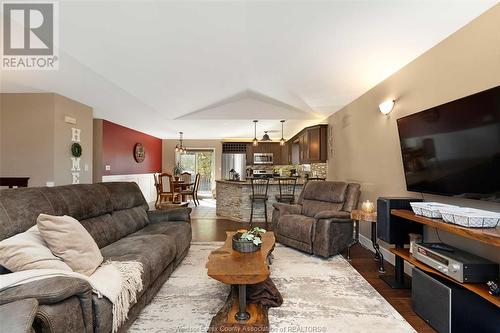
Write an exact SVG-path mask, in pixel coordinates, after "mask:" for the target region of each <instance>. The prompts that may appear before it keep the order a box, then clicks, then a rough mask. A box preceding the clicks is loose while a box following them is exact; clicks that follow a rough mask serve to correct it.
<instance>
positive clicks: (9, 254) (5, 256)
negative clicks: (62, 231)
mask: <svg viewBox="0 0 500 333" xmlns="http://www.w3.org/2000/svg"><path fill="white" fill-rule="evenodd" d="M0 265H1V266H3V267H5V268H7V269H8V270H10V271H11V272H19V271H25V270H28V269H60V270H64V271H71V268H70V267H69V266H68V265H66V264H65V263H64V262H63V261H62V260H61V258H58V257H56V256H55V255H54V254H53V253H52V252H51V251H50V249H49V248H48V247H47V243H46V242H45V241H44V240H43V238H42V235H41V234H40V231H39V230H38V227H37V226H36V225H35V226H33V227H31V228H30V229H28V230H27V231H25V232H22V233H20V234H17V235H15V236H12V237H9V238H7V239H4V240H3V241H1V242H0Z"/></svg>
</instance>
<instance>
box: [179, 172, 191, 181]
mask: <svg viewBox="0 0 500 333" xmlns="http://www.w3.org/2000/svg"><path fill="white" fill-rule="evenodd" d="M191 178H192V175H191V174H190V173H189V172H183V173H181V177H180V178H179V179H180V180H182V182H183V183H186V184H188V183H191Z"/></svg>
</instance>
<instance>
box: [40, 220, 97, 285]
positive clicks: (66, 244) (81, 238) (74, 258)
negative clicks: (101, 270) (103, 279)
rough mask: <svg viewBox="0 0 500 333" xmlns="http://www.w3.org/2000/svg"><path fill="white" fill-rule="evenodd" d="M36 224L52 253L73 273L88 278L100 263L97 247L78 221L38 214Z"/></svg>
mask: <svg viewBox="0 0 500 333" xmlns="http://www.w3.org/2000/svg"><path fill="white" fill-rule="evenodd" d="M36 224H37V226H38V229H39V230H40V233H41V234H42V237H43V239H44V240H45V241H46V242H47V245H48V246H49V249H50V250H51V251H52V253H54V254H55V255H56V256H58V257H59V258H61V259H62V260H63V261H64V262H65V263H66V264H68V266H69V267H71V268H72V269H73V270H74V271H75V272H78V273H81V274H84V275H87V276H90V275H91V274H92V273H94V271H95V270H96V269H97V267H99V265H100V264H101V263H102V260H103V258H102V255H101V251H100V250H99V247H97V244H96V242H95V241H94V239H93V238H92V236H90V234H89V233H88V232H87V230H86V229H85V228H84V227H83V226H82V225H81V224H80V222H78V220H76V219H74V218H72V217H71V216H67V215H64V216H52V215H46V214H40V215H39V216H38V219H37V221H36Z"/></svg>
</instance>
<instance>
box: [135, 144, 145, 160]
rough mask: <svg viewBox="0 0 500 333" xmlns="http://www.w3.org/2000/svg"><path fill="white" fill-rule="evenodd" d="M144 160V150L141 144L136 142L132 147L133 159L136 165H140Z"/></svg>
mask: <svg viewBox="0 0 500 333" xmlns="http://www.w3.org/2000/svg"><path fill="white" fill-rule="evenodd" d="M145 158H146V150H145V149H144V146H143V145H142V143H140V142H138V143H136V144H135V146H134V159H135V161H136V162H137V163H142V162H143V161H144V159H145Z"/></svg>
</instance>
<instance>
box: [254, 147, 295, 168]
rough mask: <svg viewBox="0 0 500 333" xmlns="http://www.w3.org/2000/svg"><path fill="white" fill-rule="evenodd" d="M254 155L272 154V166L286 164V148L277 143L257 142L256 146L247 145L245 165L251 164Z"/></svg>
mask: <svg viewBox="0 0 500 333" xmlns="http://www.w3.org/2000/svg"><path fill="white" fill-rule="evenodd" d="M254 153H272V154H273V160H274V163H273V164H274V165H282V164H288V163H289V162H288V146H287V145H285V146H281V145H280V144H279V142H259V144H258V145H257V146H254V145H253V144H251V143H248V146H247V165H252V164H253V154H254Z"/></svg>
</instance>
